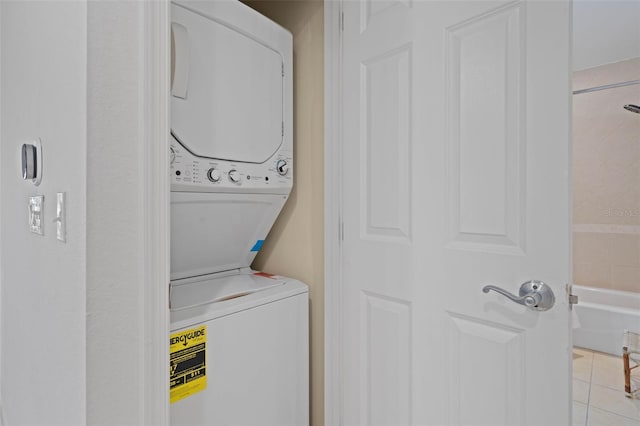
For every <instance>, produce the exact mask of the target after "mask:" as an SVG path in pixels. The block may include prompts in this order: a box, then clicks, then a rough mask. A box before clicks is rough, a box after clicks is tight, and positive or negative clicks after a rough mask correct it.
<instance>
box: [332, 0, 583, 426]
mask: <svg viewBox="0 0 640 426" xmlns="http://www.w3.org/2000/svg"><path fill="white" fill-rule="evenodd" d="M343 12H344V30H343V62H342V64H343V65H342V67H343V68H342V74H343V97H342V100H341V102H342V108H343V115H342V122H343V134H342V141H343V151H342V161H343V183H342V191H343V202H342V204H343V212H342V217H343V221H344V224H343V226H344V236H343V242H342V244H343V246H342V253H343V255H342V266H341V268H342V280H343V282H342V288H343V296H342V297H343V299H342V307H343V324H342V325H343V331H342V336H343V337H342V346H343V353H342V372H343V379H342V380H343V383H342V390H343V401H342V421H343V424H345V425H409V424H416V425H427V424H428V425H472V424H481V425H510V426H511V425H567V424H570V400H571V397H570V396H571V391H570V368H571V367H570V353H571V351H570V344H571V338H570V316H569V312H570V310H569V305H568V297H567V294H566V287H565V285H566V284H567V283H568V282H569V280H570V227H569V225H570V210H569V205H570V185H569V183H570V181H569V176H570V174H569V164H570V158H569V152H570V145H569V141H570V122H571V121H570V120H571V115H570V113H571V109H570V108H571V107H570V47H569V41H570V4H569V2H568V1H564V0H563V1H517V2H511V1H509V2H506V1H441V2H438V1H418V0H399V1H374V0H365V1H360V2H356V1H353V2H350V1H347V2H345V3H344V5H343ZM529 280H542V281H544V282H545V283H547V284H548V285H549V286H550V288H551V289H552V290H553V292H554V293H555V298H556V300H555V305H554V306H553V308H551V309H550V310H548V311H544V312H541V311H534V310H531V309H529V308H527V307H526V306H523V305H521V304H517V303H514V302H513V301H511V300H508V299H507V298H506V297H504V296H502V295H500V294H497V293H494V292H490V293H488V294H485V293H483V292H482V288H483V287H484V286H485V285H489V284H492V285H496V286H500V287H502V288H504V289H506V290H508V291H510V292H512V293H516V294H518V290H519V287H520V284H521V283H523V282H525V281H529Z"/></svg>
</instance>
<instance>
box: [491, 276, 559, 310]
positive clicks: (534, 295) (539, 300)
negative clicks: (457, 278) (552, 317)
mask: <svg viewBox="0 0 640 426" xmlns="http://www.w3.org/2000/svg"><path fill="white" fill-rule="evenodd" d="M491 290H493V291H495V292H496V293H500V294H501V295H503V296H504V297H506V298H508V299H510V300H512V301H514V302H516V303H518V304H520V305H524V306H526V307H527V308H529V309H531V310H533V311H548V310H549V309H551V308H552V307H553V305H554V303H555V302H556V297H555V295H554V294H553V290H552V289H551V287H549V286H548V285H547V284H545V283H543V282H542V281H537V280H532V281H527V282H525V283H522V285H521V286H520V295H519V296H516V295H514V294H511V293H509V292H508V291H507V290H504V289H502V288H500V287H497V286H495V285H486V286H484V287H483V288H482V292H483V293H489V292H490V291H491Z"/></svg>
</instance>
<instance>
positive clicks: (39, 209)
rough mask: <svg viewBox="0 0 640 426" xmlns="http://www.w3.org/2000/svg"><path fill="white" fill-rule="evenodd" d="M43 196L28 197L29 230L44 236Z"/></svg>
mask: <svg viewBox="0 0 640 426" xmlns="http://www.w3.org/2000/svg"><path fill="white" fill-rule="evenodd" d="M43 206H44V195H37V196H35V197H29V230H30V231H31V232H33V233H34V234H38V235H44V210H43Z"/></svg>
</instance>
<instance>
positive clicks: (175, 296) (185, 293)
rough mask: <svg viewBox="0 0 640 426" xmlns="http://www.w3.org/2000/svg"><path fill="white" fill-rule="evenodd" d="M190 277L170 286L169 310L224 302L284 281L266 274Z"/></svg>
mask: <svg viewBox="0 0 640 426" xmlns="http://www.w3.org/2000/svg"><path fill="white" fill-rule="evenodd" d="M202 278H203V277H201V278H200V279H197V278H196V279H192V280H189V282H188V283H186V284H180V285H176V286H174V287H172V291H171V310H172V311H177V310H181V309H188V308H193V307H196V306H202V305H208V304H212V303H219V302H224V301H226V300H232V299H236V298H239V297H243V296H248V295H250V294H254V293H258V292H260V291H265V290H269V289H271V288H274V287H278V286H281V285H283V284H285V283H286V281H285V280H282V279H279V277H276V276H269V275H268V274H261V273H254V274H244V273H238V274H233V275H227V276H223V277H217V278H209V279H202Z"/></svg>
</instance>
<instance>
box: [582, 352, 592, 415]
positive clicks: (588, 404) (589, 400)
mask: <svg viewBox="0 0 640 426" xmlns="http://www.w3.org/2000/svg"><path fill="white" fill-rule="evenodd" d="M594 363H595V354H594V353H593V351H591V369H590V370H589V391H588V392H587V415H586V416H585V417H584V426H589V412H590V411H591V384H592V383H593V364H594Z"/></svg>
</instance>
